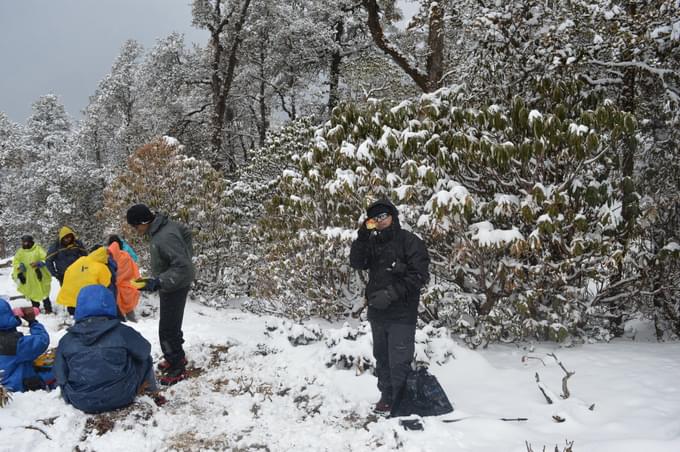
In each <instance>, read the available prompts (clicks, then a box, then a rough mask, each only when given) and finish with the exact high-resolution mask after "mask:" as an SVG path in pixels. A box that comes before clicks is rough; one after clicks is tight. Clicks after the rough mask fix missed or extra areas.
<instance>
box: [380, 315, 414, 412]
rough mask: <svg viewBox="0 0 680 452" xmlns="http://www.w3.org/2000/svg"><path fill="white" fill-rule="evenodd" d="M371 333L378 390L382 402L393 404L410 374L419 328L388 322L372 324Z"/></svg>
mask: <svg viewBox="0 0 680 452" xmlns="http://www.w3.org/2000/svg"><path fill="white" fill-rule="evenodd" d="M371 332H372V334H373V356H374V357H375V361H376V367H375V373H376V376H377V377H378V389H379V390H380V393H381V394H382V397H381V399H383V400H385V401H389V402H390V403H392V401H394V400H396V399H397V395H398V394H399V392H400V391H401V388H402V386H403V385H404V383H405V382H406V377H407V376H408V373H409V372H410V371H411V361H413V353H414V351H415V345H414V343H415V334H416V326H415V325H409V324H406V323H393V322H389V321H387V322H371Z"/></svg>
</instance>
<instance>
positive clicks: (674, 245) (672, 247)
mask: <svg viewBox="0 0 680 452" xmlns="http://www.w3.org/2000/svg"><path fill="white" fill-rule="evenodd" d="M663 249H664V250H666V251H671V252H674V251H680V244H678V242H669V243H667V244H666V245H665V246H664V247H663Z"/></svg>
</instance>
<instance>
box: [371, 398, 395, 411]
mask: <svg viewBox="0 0 680 452" xmlns="http://www.w3.org/2000/svg"><path fill="white" fill-rule="evenodd" d="M373 411H375V412H376V413H389V412H390V411H392V404H391V403H390V402H388V401H386V400H383V399H380V401H378V403H376V404H375V406H374V407H373Z"/></svg>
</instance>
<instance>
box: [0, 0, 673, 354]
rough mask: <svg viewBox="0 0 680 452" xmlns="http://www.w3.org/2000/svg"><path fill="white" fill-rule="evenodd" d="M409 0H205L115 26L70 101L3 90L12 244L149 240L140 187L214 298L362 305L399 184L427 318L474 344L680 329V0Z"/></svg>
mask: <svg viewBox="0 0 680 452" xmlns="http://www.w3.org/2000/svg"><path fill="white" fill-rule="evenodd" d="M398 6H399V5H398V2H395V1H393V0H384V1H378V0H354V1H348V0H338V1H334V2H327V1H320V0H296V1H290V2H273V1H267V0H234V1H227V0H194V1H193V2H192V17H193V26H195V27H197V28H201V29H204V30H207V31H208V33H209V36H210V37H209V40H208V42H206V43H204V45H192V46H187V45H186V44H185V42H184V38H183V36H182V35H180V34H172V35H170V36H167V37H165V38H162V39H159V40H158V41H157V44H156V45H155V46H154V47H153V48H151V49H144V48H142V46H141V45H140V44H139V43H137V42H135V41H128V42H126V43H125V44H124V45H123V47H122V48H121V52H120V55H119V56H118V58H117V59H116V60H115V61H114V62H113V65H112V67H111V71H110V73H109V74H108V75H107V76H106V77H105V78H103V79H102V80H101V81H100V83H99V85H98V87H97V89H96V91H95V92H94V93H93V94H92V96H91V97H90V102H89V105H88V106H87V108H86V109H85V111H84V112H83V118H82V120H80V121H77V122H76V121H74V120H73V119H71V118H70V117H68V115H67V114H66V113H65V110H64V107H63V105H61V104H60V102H59V98H58V97H57V96H56V95H54V94H47V95H45V96H42V97H41V98H39V99H37V100H36V101H35V103H34V104H33V109H32V115H31V116H30V117H29V118H28V120H27V121H26V123H25V124H18V123H15V122H12V121H11V120H9V118H8V117H7V115H5V114H4V113H1V112H0V180H1V181H2V184H1V186H0V254H4V255H5V256H10V255H12V254H13V252H14V251H15V249H16V247H17V246H18V244H19V240H18V238H19V237H20V236H21V235H23V234H26V233H31V234H33V235H34V237H35V238H36V241H38V242H39V243H42V244H43V245H44V246H47V245H48V244H49V243H50V242H51V241H53V240H54V239H55V238H56V232H57V230H58V228H59V227H60V226H62V225H64V224H67V225H70V226H71V227H73V228H74V229H75V230H76V231H77V233H78V234H79V236H80V237H81V238H82V239H83V241H84V242H85V243H86V244H87V245H94V244H95V243H101V242H102V241H103V240H104V239H105V237H106V236H107V235H108V234H109V233H112V232H121V231H122V232H123V235H125V236H126V237H127V238H128V239H129V240H130V241H131V242H132V243H133V245H134V246H135V247H136V249H137V250H138V251H141V253H142V259H143V260H144V259H146V258H147V256H145V255H144V252H145V251H146V249H147V247H146V246H144V244H143V241H142V239H140V238H138V237H136V236H134V235H133V234H132V233H131V231H130V230H128V229H127V225H126V224H125V218H124V215H125V211H126V209H127V207H129V205H131V204H133V203H136V202H145V203H147V204H149V205H150V206H151V207H152V208H153V209H157V210H160V211H164V212H167V213H169V214H170V215H171V216H173V217H174V218H176V219H179V220H181V221H184V222H186V223H188V224H189V225H190V226H191V227H192V229H193V231H194V237H195V251H196V263H197V267H198V269H199V273H198V274H199V276H198V279H197V281H196V284H195V288H194V294H195V296H196V297H197V298H198V299H199V300H200V301H201V302H203V303H206V304H209V305H216V306H219V305H222V304H225V303H226V301H227V300H229V299H233V298H234V297H243V296H245V297H247V301H246V303H245V307H246V308H247V309H250V310H252V311H253V312H256V313H261V312H267V313H275V314H279V315H282V316H286V317H289V318H292V319H296V320H297V319H302V318H307V317H310V316H321V317H324V318H327V319H336V318H341V317H342V316H346V315H354V316H359V315H361V311H362V306H363V296H362V288H363V285H364V282H365V276H366V275H363V274H361V273H357V272H355V271H353V270H351V269H350V268H349V266H348V250H349V243H350V242H351V240H352V238H353V234H354V231H355V229H356V228H357V226H358V225H359V222H360V220H361V215H362V214H363V211H364V208H365V207H366V206H367V205H368V204H369V203H370V202H371V201H372V200H374V199H377V198H379V197H383V196H387V197H389V198H391V199H392V201H393V202H394V203H395V204H396V205H397V206H398V208H399V210H400V215H401V219H402V223H403V224H404V225H406V227H407V228H409V229H411V230H413V231H414V232H416V233H418V234H419V235H420V236H421V237H423V239H424V240H425V241H426V243H427V245H428V248H429V250H430V253H431V256H432V268H431V272H432V278H431V282H430V284H429V286H428V287H427V290H426V291H425V293H424V294H423V303H422V307H421V319H422V320H423V321H424V322H433V324H434V325H436V326H444V327H446V328H448V329H450V330H451V331H452V332H454V333H456V334H457V335H458V336H459V337H460V338H462V339H464V340H465V342H466V343H468V344H469V345H470V346H472V347H477V346H480V345H485V344H487V343H489V342H491V341H499V340H501V341H516V340H522V339H530V338H536V339H552V340H556V341H560V342H568V341H586V340H608V339H610V338H612V337H616V336H620V335H622V334H624V333H625V332H626V330H627V329H628V330H630V329H631V328H633V327H632V325H636V324H639V323H640V322H646V323H648V324H649V325H651V326H653V328H654V331H655V332H656V336H657V338H658V339H659V340H666V339H675V338H677V337H678V335H679V334H680V297H679V294H680V278H679V277H680V264H679V261H678V257H679V256H680V189H679V187H680V171H679V169H680V168H679V166H680V155H679V154H680V150H679V149H678V134H679V133H680V132H679V128H678V122H679V119H680V109H679V106H680V105H679V104H680V1H678V0H666V1H649V2H641V1H636V0H629V1H609V0H607V1H605V0H589V1H582V0H574V1H569V2H551V1H521V2H520V1H514V0H508V1H504V2H492V1H485V0H482V1H480V0H475V1H472V0H461V1H453V0H443V1H437V2H435V1H429V0H421V1H420V9H419V12H418V13H417V14H416V15H415V16H414V17H413V18H412V19H411V20H410V21H409V23H408V25H407V26H406V29H402V28H398V27H395V25H394V24H395V23H397V22H398V21H399V20H400V19H401V17H400V10H399V7H398ZM170 137H172V138H170Z"/></svg>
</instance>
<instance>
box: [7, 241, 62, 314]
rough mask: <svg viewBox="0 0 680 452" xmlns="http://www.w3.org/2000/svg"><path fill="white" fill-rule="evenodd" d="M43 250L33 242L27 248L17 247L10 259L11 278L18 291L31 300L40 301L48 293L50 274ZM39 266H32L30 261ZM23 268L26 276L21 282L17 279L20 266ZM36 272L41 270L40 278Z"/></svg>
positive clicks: (50, 280)
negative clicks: (23, 281) (12, 257)
mask: <svg viewBox="0 0 680 452" xmlns="http://www.w3.org/2000/svg"><path fill="white" fill-rule="evenodd" d="M45 256H46V253H45V250H44V249H43V248H42V247H41V246H40V245H38V244H34V245H33V246H32V247H31V248H29V249H24V248H19V251H17V253H16V254H15V255H14V259H13V260H12V268H13V271H12V279H14V281H15V282H16V284H17V289H18V290H19V293H21V294H22V295H23V296H25V297H26V298H28V299H29V300H31V301H42V300H44V299H45V298H47V297H48V296H49V295H50V285H51V283H52V275H50V272H49V271H47V267H45V266H44V264H45ZM34 262H35V263H37V264H39V265H40V266H36V267H35V268H33V266H32V265H31V264H32V263H34ZM22 264H23V268H25V271H24V272H23V273H24V275H25V276H26V283H25V284H22V283H21V281H20V280H19V273H20V268H21V267H22ZM37 272H41V274H42V279H41V278H38V274H37Z"/></svg>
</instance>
